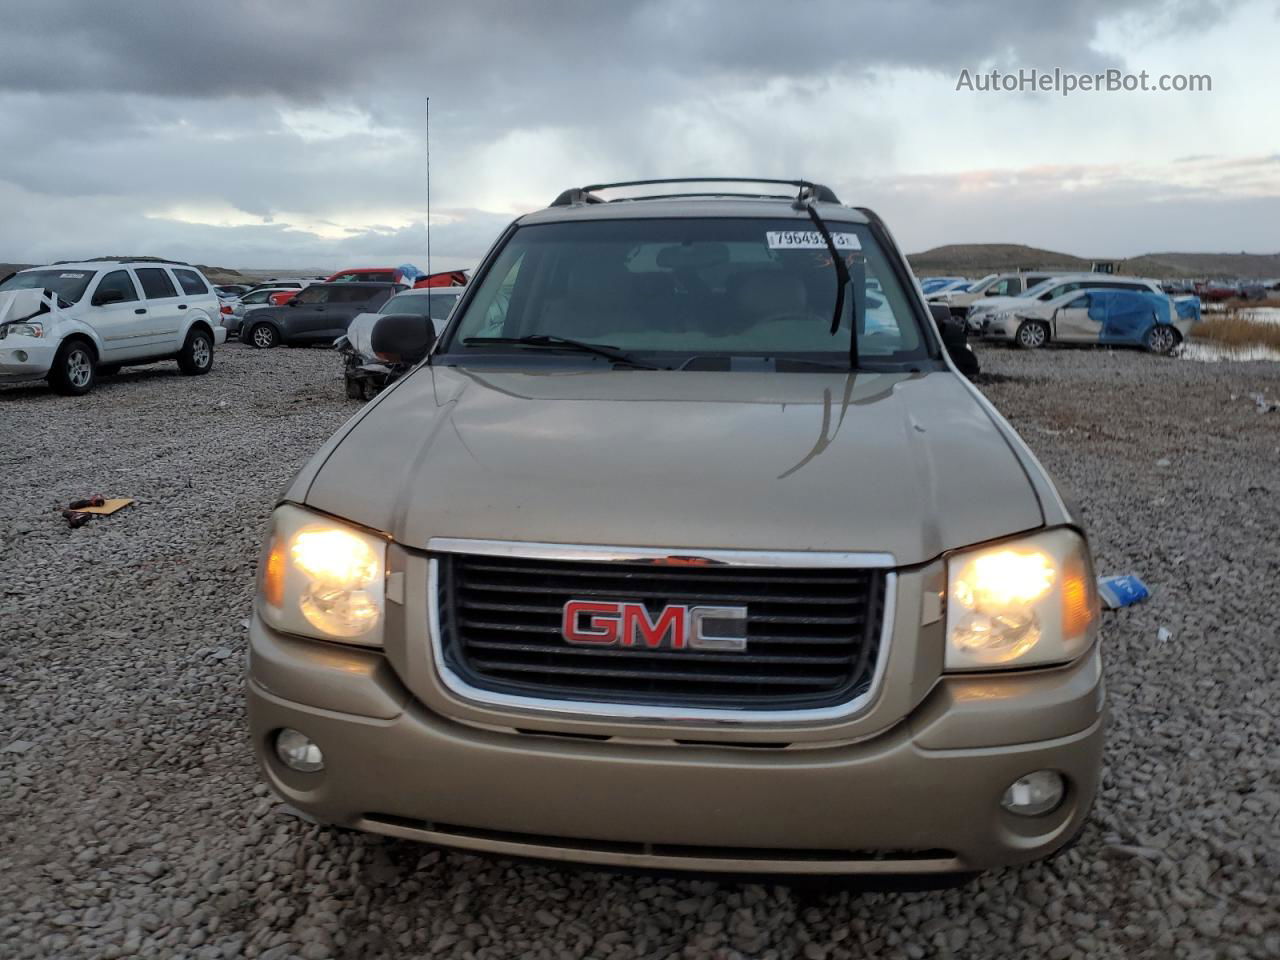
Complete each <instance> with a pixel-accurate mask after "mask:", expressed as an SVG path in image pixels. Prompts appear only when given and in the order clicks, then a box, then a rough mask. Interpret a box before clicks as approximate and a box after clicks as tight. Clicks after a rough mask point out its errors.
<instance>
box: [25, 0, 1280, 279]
mask: <svg viewBox="0 0 1280 960" xmlns="http://www.w3.org/2000/svg"><path fill="white" fill-rule="evenodd" d="M0 22H2V23H3V29H4V36H5V42H4V45H3V46H4V56H3V57H0V119H2V120H3V123H2V124H0V261H21V262H34V261H47V260H52V259H62V258H70V257H77V256H83V255H94V254H116V253H119V254H156V255H164V256H170V257H176V258H180V259H189V260H193V261H199V262H202V263H210V264H218V265H224V266H232V267H249V268H253V267H258V268H283V267H299V268H303V267H305V268H323V267H333V268H336V267H339V266H346V265H357V264H379V263H389V264H396V263H402V262H406V261H408V262H413V263H416V264H418V265H419V266H423V267H425V266H426V234H425V223H426V177H425V151H424V145H425V140H424V120H425V100H426V98H427V97H428V96H429V97H430V98H431V174H432V176H431V186H432V215H431V223H432V231H431V238H432V261H433V262H432V265H433V267H435V268H437V269H439V268H444V267H453V266H464V265H470V264H472V263H474V262H475V261H476V260H477V259H478V258H479V256H480V255H481V254H482V253H483V252H484V249H485V248H486V246H487V245H488V243H489V242H490V241H491V240H492V238H493V237H494V235H495V234H496V232H497V231H498V230H499V229H500V228H501V227H502V225H503V224H505V223H506V222H508V221H509V220H510V219H511V218H512V217H513V216H514V215H516V214H518V213H521V212H524V211H527V210H530V209H534V208H537V207H539V206H543V205H545V204H546V203H547V202H549V201H550V199H551V198H552V197H553V196H555V194H556V193H558V192H559V191H560V190H561V189H562V188H564V187H566V186H571V185H575V184H581V183H588V182H592V181H600V180H609V179H635V178H641V177H651V176H675V175H716V174H740V173H742V174H746V173H750V174H755V175H759V176H774V177H797V176H803V177H808V178H811V179H814V180H819V181H822V182H826V183H829V184H830V185H832V186H833V187H834V188H835V190H836V192H837V193H838V194H840V196H841V198H842V199H844V200H845V201H846V202H856V203H857V204H859V205H867V206H871V207H874V208H875V209H877V210H878V211H879V212H880V213H881V215H882V216H884V217H885V219H886V220H887V221H888V222H889V224H890V226H891V228H893V229H894V231H895V232H896V233H897V235H898V239H899V241H900V242H901V243H902V244H903V245H904V246H905V247H906V248H907V249H908V250H911V251H917V250H922V249H925V248H927V247H931V246H934V245H937V244H941V243H958V242H1020V243H1030V244H1033V245H1036V246H1045V247H1049V248H1053V249H1058V250H1063V251H1066V252H1070V253H1075V254H1079V255H1083V256H1091V255H1092V256H1125V255H1131V254H1136V253H1140V252H1145V251H1154V250H1196V251H1231V252H1238V251H1241V250H1247V251H1250V252H1260V253H1272V252H1276V251H1280V113H1278V112H1277V110H1276V107H1275V103H1276V99H1275V97H1276V90H1277V87H1280V3H1277V2H1276V0H1239V2H1235V0H1219V2H1213V0H1186V2H1180V0H1082V2H1075V3H1062V4H1053V5H1049V4H1030V3H1025V2H1022V0H968V2H948V0H896V2H894V3H885V2H879V0H877V2H855V0H809V2H804V3H782V2H778V0H768V2H765V0H633V2H621V0H619V2H607V0H537V2H534V0H527V2H519V0H509V2H498V0H462V2H458V0H450V2H447V3H445V2H440V3H437V2H430V0H387V2H371V0H366V2H360V3H354V2H352V0H314V2H298V3H278V2H273V0H217V2H213V0H195V2H188V0H165V2H160V0H78V2H77V0H31V2H26V0H0ZM1020 68H1024V69H1027V70H1030V69H1032V68H1035V69H1037V70H1040V71H1042V72H1044V71H1049V72H1051V71H1053V70H1054V68H1060V69H1061V70H1064V71H1071V72H1076V73H1092V72H1096V71H1105V70H1107V69H1118V70H1121V71H1129V72H1133V73H1137V72H1138V71H1143V70H1145V71H1147V72H1148V74H1149V75H1150V76H1151V78H1152V79H1153V81H1154V80H1155V78H1158V77H1159V76H1160V75H1162V74H1208V75H1209V76H1210V77H1211V78H1212V90H1211V91H1209V92H1181V93H1179V92H1167V93H1160V92H1131V93H1125V92H1113V93H1085V92H1077V93H1075V94H1073V95H1071V96H1068V97H1063V96H1062V95H1061V94H1059V93H1054V92H1023V93H1007V92H994V93H992V92H977V91H967V90H961V91H958V90H957V89H956V87H957V83H958V79H959V78H960V76H961V71H962V70H968V71H970V74H971V75H974V74H977V73H979V72H982V71H988V72H989V71H990V70H991V69H998V70H1000V71H1002V72H1013V71H1017V70H1018V69H1020Z"/></svg>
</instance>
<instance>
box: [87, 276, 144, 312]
mask: <svg viewBox="0 0 1280 960" xmlns="http://www.w3.org/2000/svg"><path fill="white" fill-rule="evenodd" d="M117 293H118V294H119V296H117V295H116V294H117ZM137 299H138V288H137V287H135V286H134V285H133V277H131V276H129V271H128V270H112V271H111V272H110V273H108V274H107V275H106V276H105V277H103V278H102V280H101V281H100V282H99V283H98V289H97V290H96V291H95V292H94V294H93V305H94V306H95V307H96V306H101V305H102V304H104V303H133V302H134V301H135V300H137Z"/></svg>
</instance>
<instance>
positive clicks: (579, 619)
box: [560, 600, 689, 650]
mask: <svg viewBox="0 0 1280 960" xmlns="http://www.w3.org/2000/svg"><path fill="white" fill-rule="evenodd" d="M688 624H689V617H688V608H687V607H684V606H679V605H675V606H669V607H664V608H663V610H662V612H661V613H659V614H658V618H657V620H656V621H655V620H652V619H650V618H649V611H648V610H646V609H645V607H644V604H642V603H634V602H630V603H628V602H624V603H611V602H608V601H604V602H600V601H591V600H570V601H569V602H568V603H566V604H565V605H564V611H563V615H562V617H561V621H560V632H561V634H562V635H563V636H564V638H565V639H566V640H568V641H569V642H570V643H584V644H599V645H601V646H616V645H619V644H620V645H622V646H624V647H632V646H637V645H643V646H646V647H649V648H650V649H654V648H657V647H661V646H664V645H665V646H669V647H671V649H673V650H683V649H684V647H685V646H686V644H687V637H686V631H687V630H688Z"/></svg>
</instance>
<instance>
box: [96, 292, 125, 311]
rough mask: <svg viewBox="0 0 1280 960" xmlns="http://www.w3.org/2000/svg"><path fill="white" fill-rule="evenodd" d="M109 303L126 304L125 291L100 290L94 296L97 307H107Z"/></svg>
mask: <svg viewBox="0 0 1280 960" xmlns="http://www.w3.org/2000/svg"><path fill="white" fill-rule="evenodd" d="M108 303H124V291H123V290H120V289H114V290H111V289H108V290H100V291H98V292H97V293H95V294H94V295H93V305H94V306H95V307H105V306H106V305H107V304H108Z"/></svg>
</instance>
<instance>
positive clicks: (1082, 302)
mask: <svg viewBox="0 0 1280 960" xmlns="http://www.w3.org/2000/svg"><path fill="white" fill-rule="evenodd" d="M1067 309H1069V310H1088V309H1089V295H1088V294H1087V293H1086V294H1085V295H1084V296H1083V297H1076V298H1075V299H1074V300H1072V301H1071V302H1070V303H1068V304H1067Z"/></svg>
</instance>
